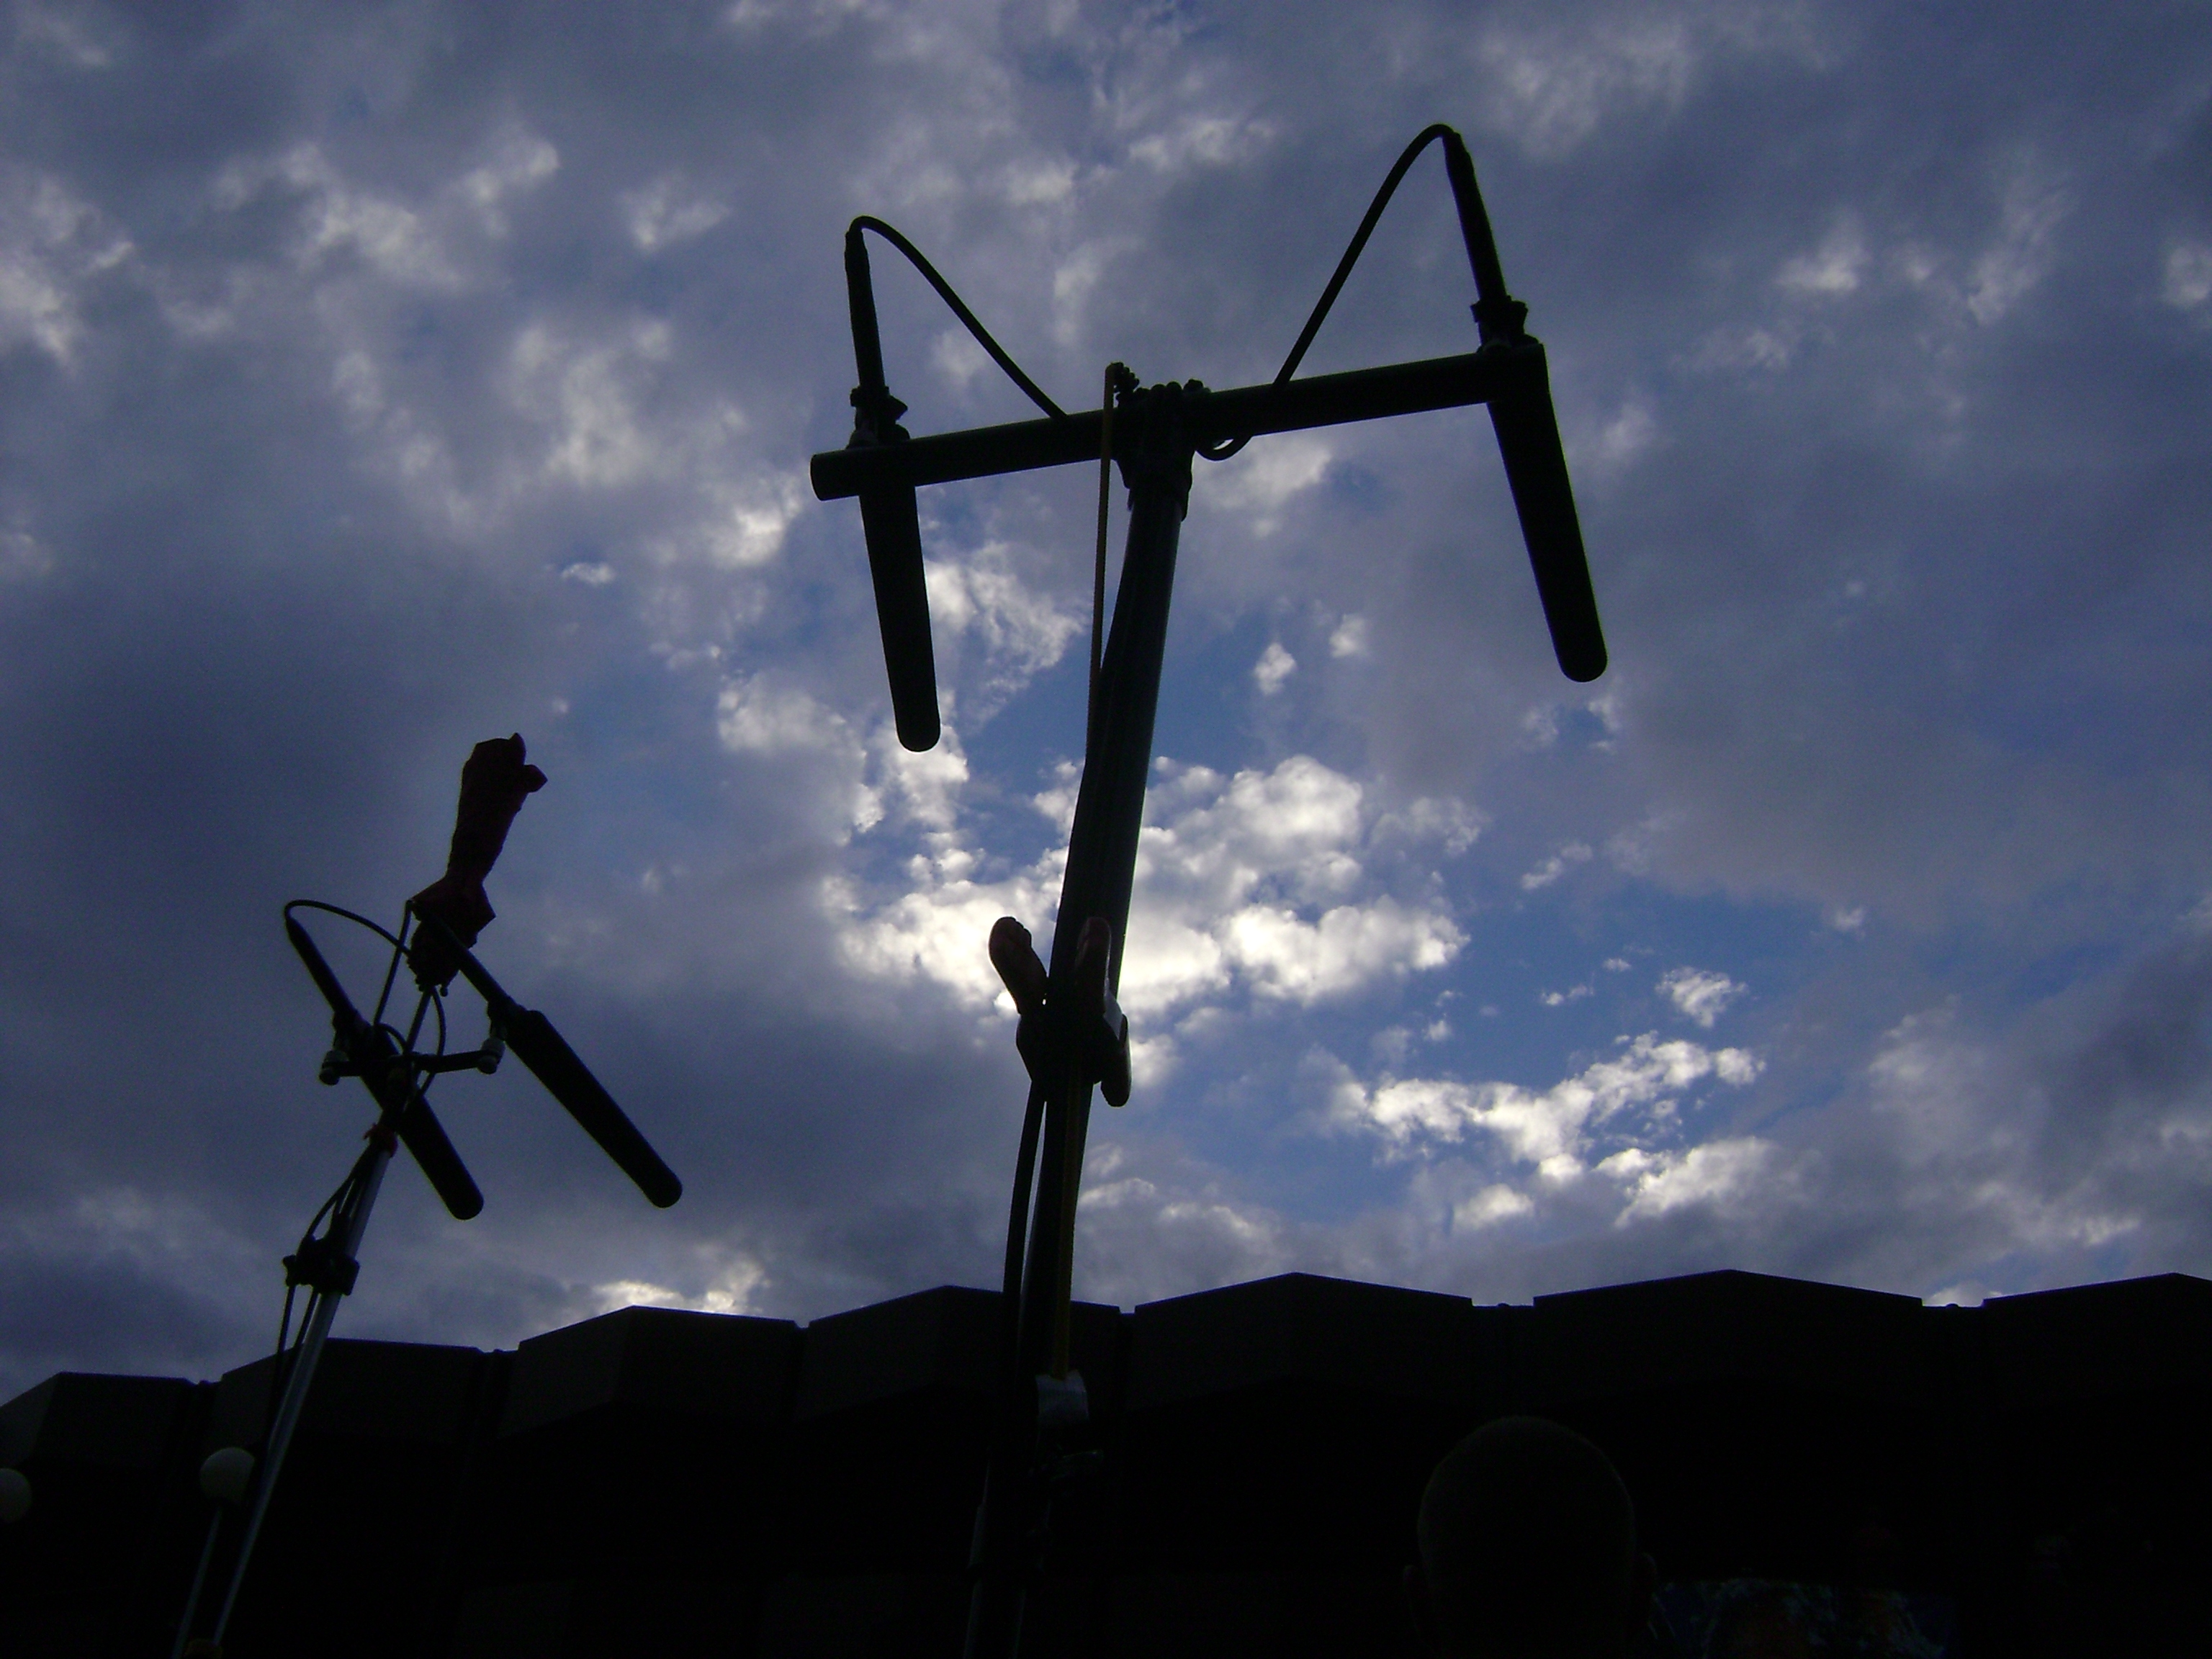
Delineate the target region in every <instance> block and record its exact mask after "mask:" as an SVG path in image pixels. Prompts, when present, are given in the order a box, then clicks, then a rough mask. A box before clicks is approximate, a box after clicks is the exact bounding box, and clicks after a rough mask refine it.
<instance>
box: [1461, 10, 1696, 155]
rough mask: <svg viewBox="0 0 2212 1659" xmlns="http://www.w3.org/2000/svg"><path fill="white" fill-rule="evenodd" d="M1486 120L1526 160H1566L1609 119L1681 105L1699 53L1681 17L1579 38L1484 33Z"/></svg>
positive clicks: (1515, 31)
mask: <svg viewBox="0 0 2212 1659" xmlns="http://www.w3.org/2000/svg"><path fill="white" fill-rule="evenodd" d="M1478 52H1479V55H1480V59H1481V63H1482V65H1483V68H1484V69H1485V70H1486V71H1487V78H1488V81H1489V88H1488V90H1489V97H1488V99H1487V100H1486V102H1487V105H1488V110H1487V114H1488V117H1489V119H1490V122H1491V124H1492V125H1494V126H1498V127H1501V128H1504V130H1506V131H1509V132H1510V133H1512V134H1513V135H1514V136H1515V137H1517V138H1518V139H1519V140H1520V142H1521V143H1522V146H1523V147H1524V148H1525V149H1528V152H1529V153H1530V154H1531V155H1540V156H1546V157H1556V156H1560V155H1565V154H1566V153H1567V152H1568V151H1570V150H1571V149H1574V148H1575V147H1576V146H1577V144H1579V143H1582V141H1583V139H1584V138H1586V137H1589V135H1590V134H1591V133H1592V132H1594V131H1596V129H1597V128H1598V126H1599V125H1601V123H1602V122H1604V121H1605V120H1606V119H1607V118H1608V117H1609V116H1612V115H1614V114H1616V113H1623V112H1632V111H1640V110H1644V109H1648V108H1650V107H1651V106H1655V105H1656V106H1660V107H1662V108H1666V109H1672V108H1674V107H1676V106H1679V105H1680V102H1681V100H1682V98H1683V95H1684V94H1685V93H1686V92H1687V91H1688V89H1689V85H1690V79H1691V76H1692V72H1693V70H1695V69H1696V67H1697V64H1698V62H1699V56H1700V54H1699V50H1698V46H1697V44H1696V43H1695V42H1694V41H1693V40H1692V32H1691V29H1690V27H1688V26H1687V25H1686V23H1685V22H1684V21H1682V20H1681V19H1680V18H1676V17H1673V16H1663V15H1641V16H1637V17H1633V18H1630V19H1626V20H1623V21H1619V22H1616V23H1613V24H1609V25H1601V26H1599V27H1596V28H1594V29H1590V30H1587V31H1583V30H1577V31H1574V32H1573V33H1566V32H1564V31H1562V32H1559V33H1550V32H1547V33H1536V32H1534V31H1530V30H1527V29H1522V28H1517V27H1510V26H1507V25H1503V24H1498V25H1492V27H1489V28H1488V29H1486V31H1485V32H1484V33H1483V35H1482V38H1481V41H1480V46H1479V48H1478Z"/></svg>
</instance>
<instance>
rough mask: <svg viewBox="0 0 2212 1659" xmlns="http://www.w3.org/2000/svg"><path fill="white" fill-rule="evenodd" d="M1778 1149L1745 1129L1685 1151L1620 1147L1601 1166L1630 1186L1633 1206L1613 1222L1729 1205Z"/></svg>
mask: <svg viewBox="0 0 2212 1659" xmlns="http://www.w3.org/2000/svg"><path fill="white" fill-rule="evenodd" d="M1779 1152H1780V1149H1779V1148H1778V1147H1777V1146H1775V1145H1774V1143H1773V1142H1771V1141H1768V1140H1761V1139H1759V1138H1758V1137H1757V1136H1755V1135H1743V1136H1738V1137H1736V1138H1734V1139H1727V1140H1709V1141H1707V1142H1706V1143H1705V1145H1703V1146H1692V1147H1691V1148H1690V1149H1689V1150H1688V1151H1687V1152H1657V1153H1654V1152H1644V1151H1642V1150H1640V1149H1632V1150H1630V1151H1626V1152H1616V1153H1614V1154H1613V1156H1612V1157H1611V1158H1607V1159H1606V1160H1605V1161H1604V1162H1603V1163H1602V1164H1599V1165H1598V1168H1597V1172H1598V1173H1599V1174H1600V1175H1604V1176H1613V1178H1614V1179H1616V1180H1620V1181H1621V1182H1625V1183H1626V1186H1627V1188H1628V1206H1627V1207H1626V1209H1624V1210H1622V1211H1621V1212H1620V1214H1619V1215H1617V1216H1615V1217H1614V1218H1613V1225H1614V1226H1616V1227H1626V1226H1628V1225H1632V1223H1635V1222H1638V1221H1642V1220H1647V1219H1650V1218H1652V1217H1655V1216H1662V1215H1664V1214H1666V1213H1667V1212H1668V1211H1669V1210H1679V1209H1682V1208H1685V1207H1686V1206H1691V1205H1697V1206H1702V1207H1704V1208H1706V1209H1714V1210H1719V1209H1725V1208H1726V1207H1727V1206H1728V1204H1729V1200H1733V1199H1735V1198H1736V1197H1738V1196H1739V1195H1741V1194H1743V1193H1745V1192H1746V1191H1747V1190H1748V1189H1750V1188H1753V1187H1755V1186H1758V1185H1760V1184H1761V1182H1762V1177H1768V1176H1770V1175H1771V1170H1772V1169H1773V1165H1774V1164H1775V1162H1776V1160H1777V1158H1778V1155H1779Z"/></svg>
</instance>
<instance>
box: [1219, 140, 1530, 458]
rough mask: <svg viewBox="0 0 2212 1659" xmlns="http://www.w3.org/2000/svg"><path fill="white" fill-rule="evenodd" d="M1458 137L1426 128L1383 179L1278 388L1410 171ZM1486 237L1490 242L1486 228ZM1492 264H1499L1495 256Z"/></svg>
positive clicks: (1230, 441)
mask: <svg viewBox="0 0 2212 1659" xmlns="http://www.w3.org/2000/svg"><path fill="white" fill-rule="evenodd" d="M1457 137H1459V134H1458V133H1457V132H1455V131H1453V130H1452V129H1451V128H1450V127H1449V126H1446V125H1444V124H1443V122H1441V121H1438V122H1437V123H1436V124H1435V125H1432V126H1427V127H1424V128H1422V129H1421V133H1420V136H1419V137H1417V138H1415V139H1414V140H1413V143H1410V144H1408V145H1407V146H1406V148H1405V150H1404V153H1403V154H1401V155H1400V156H1399V157H1398V160H1397V161H1396V163H1395V165H1394V166H1393V167H1391V169H1390V173H1389V177H1388V178H1386V179H1383V188H1382V189H1380V190H1378V191H1376V192H1375V199H1374V201H1373V202H1371V203H1370V204H1368V208H1367V216H1366V217H1365V218H1364V219H1362V220H1361V221H1360V222H1359V228H1358V231H1357V232H1355V233H1354V234H1353V235H1352V245H1351V246H1349V247H1347V248H1346V249H1345V250H1344V257H1343V258H1341V259H1339V260H1338V261H1337V262H1336V274H1335V275H1334V276H1331V277H1330V278H1329V279H1328V287H1327V288H1325V289H1322V291H1321V299H1320V300H1319V301H1317V302H1316V304H1315V306H1314V308H1313V314H1312V315H1311V316H1310V317H1308V318H1307V319H1306V325H1305V327H1304V328H1303V329H1302V330H1300V331H1299V332H1298V343H1297V344H1296V345H1294V346H1292V347H1291V355H1290V356H1287V357H1285V358H1284V359H1283V366H1282V368H1279V369H1277V370H1276V371H1275V384H1276V385H1277V386H1281V385H1282V384H1283V383H1284V382H1285V381H1286V380H1289V379H1290V378H1291V375H1293V374H1297V368H1298V365H1299V363H1300V362H1304V359H1305V355H1306V348H1307V347H1308V346H1310V345H1311V344H1312V343H1314V336H1315V335H1316V334H1318V333H1320V332H1321V325H1322V319H1325V318H1326V317H1327V316H1328V308H1329V307H1331V306H1333V305H1334V304H1335V303H1336V296H1337V295H1338V294H1339V293H1340V291H1341V290H1342V289H1343V287H1344V283H1345V279H1346V277H1348V276H1351V275H1352V266H1353V265H1355V264H1358V261H1359V255H1360V252H1361V251H1362V250H1364V248H1365V247H1366V246H1367V239H1368V238H1369V237H1370V236H1371V235H1373V234H1375V226H1376V222H1378V221H1379V220H1381V218H1382V217H1383V209H1384V208H1386V207H1388V206H1389V205H1390V198H1391V197H1393V196H1394V195H1395V194H1396V193H1397V190H1398V184H1399V181H1400V180H1401V179H1404V178H1405V176H1406V173H1407V169H1409V168H1410V167H1412V166H1413V163H1414V162H1415V161H1418V160H1419V157H1420V154H1421V152H1422V151H1423V150H1425V149H1427V148H1428V147H1429V146H1430V145H1431V144H1432V143H1435V142H1436V141H1437V139H1439V138H1443V139H1448V140H1449V139H1456V138H1457ZM1470 182H1472V180H1470ZM1475 210H1476V211H1477V212H1478V213H1480V197H1478V198H1477V200H1476V204H1475ZM1484 235H1485V240H1487V227H1485V231H1484ZM1469 252H1473V249H1472V248H1470V250H1469ZM1491 263H1492V264H1493V265H1494V264H1496V256H1495V255H1494V254H1493V255H1492V258H1491ZM1500 286H1501V287H1502V286H1503V284H1502V283H1501V284H1500ZM1486 297H1487V296H1486ZM1251 441H1252V440H1251V437H1250V435H1249V434H1248V435H1246V436H1244V437H1242V438H1225V439H1224V440H1223V441H1221V442H1219V443H1218V444H1216V445H1215V446H1214V447H1212V448H1211V449H1207V448H1205V447H1200V450H1199V452H1198V453H1200V454H1201V455H1203V456H1205V457H1206V459H1207V460H1209V461H1225V460H1227V459H1229V458H1230V457H1231V455H1234V454H1235V453H1237V451H1238V450H1240V449H1242V448H1243V447H1244V446H1245V445H1246V444H1249V443H1250V442H1251Z"/></svg>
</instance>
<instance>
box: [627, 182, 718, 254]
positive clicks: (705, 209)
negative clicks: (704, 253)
mask: <svg viewBox="0 0 2212 1659" xmlns="http://www.w3.org/2000/svg"><path fill="white" fill-rule="evenodd" d="M617 206H619V207H620V208H621V209H622V215H623V226H624V227H625V228H627V229H628V230H629V239H630V240H631V241H632V242H633V243H634V244H635V245H636V247H637V251H638V252H640V253H658V252H660V251H661V250H662V249H663V248H669V247H674V246H677V245H678V244H679V243H682V242H689V241H691V240H694V239H696V238H697V237H701V236H703V235H705V234H707V233H708V231H710V230H712V229H714V227H715V226H716V225H719V224H720V223H721V222H722V221H723V220H725V219H726V218H728V217H729V216H730V210H729V209H728V208H727V207H726V206H724V205H723V204H721V203H720V202H718V201H716V200H714V198H713V197H711V196H708V195H705V194H703V193H702V192H701V191H696V190H694V189H692V188H691V187H690V185H686V184H685V183H684V179H682V178H681V177H680V176H679V175H678V174H675V173H666V174H664V175H663V176H662V177H660V178H658V179H654V180H653V182H652V183H650V184H647V185H641V186H639V187H638V188H637V189H635V190H632V191H623V194H622V195H621V196H620V197H618V198H617Z"/></svg>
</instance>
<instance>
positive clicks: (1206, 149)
mask: <svg viewBox="0 0 2212 1659" xmlns="http://www.w3.org/2000/svg"><path fill="white" fill-rule="evenodd" d="M1274 137H1275V125H1274V124H1273V122H1272V121H1267V120H1262V119H1259V118H1254V117H1249V116H1235V115H1188V116H1185V117H1183V118H1182V119H1180V120H1178V121H1176V123H1175V124H1174V125H1172V126H1171V127H1170V128H1169V129H1168V130H1167V131H1163V132H1155V133H1152V134H1150V135H1148V136H1146V137H1143V138H1139V140H1137V142H1136V143H1133V144H1131V145H1130V146H1129V159H1130V160H1131V161H1139V162H1141V163H1143V164H1144V165H1145V166H1146V167H1150V168H1151V169H1152V171H1153V172H1155V173H1168V174H1170V175H1173V174H1176V173H1188V172H1189V171H1191V170H1192V169H1193V168H1194V167H1231V166H1235V165H1237V164H1238V163H1240V162H1244V161H1250V160H1252V158H1253V157H1255V156H1256V155H1259V154H1260V152H1261V150H1263V149H1266V148H1267V145H1268V144H1269V143H1272V142H1273V139H1274Z"/></svg>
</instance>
